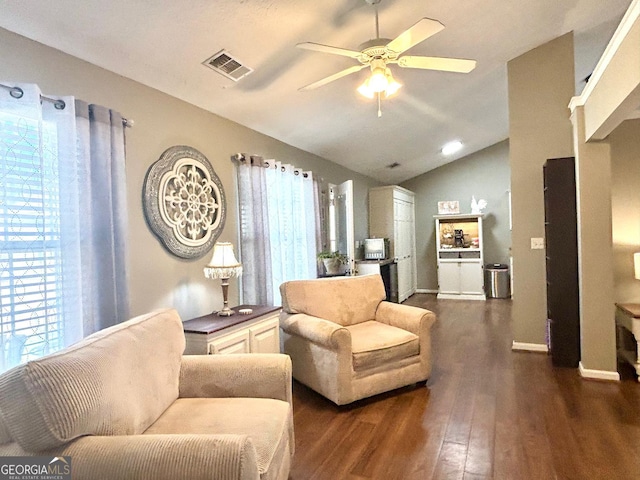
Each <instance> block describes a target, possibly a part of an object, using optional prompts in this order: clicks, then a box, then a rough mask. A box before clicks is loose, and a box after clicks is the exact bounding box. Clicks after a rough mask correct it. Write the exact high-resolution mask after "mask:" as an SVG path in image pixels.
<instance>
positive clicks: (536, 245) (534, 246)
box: [531, 238, 544, 250]
mask: <svg viewBox="0 0 640 480" xmlns="http://www.w3.org/2000/svg"><path fill="white" fill-rule="evenodd" d="M531 250H544V238H532V239H531Z"/></svg>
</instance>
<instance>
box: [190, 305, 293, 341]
mask: <svg viewBox="0 0 640 480" xmlns="http://www.w3.org/2000/svg"><path fill="white" fill-rule="evenodd" d="M246 308H250V309H251V310H253V312H252V313H250V314H248V315H245V314H242V313H238V311H239V310H241V309H246ZM280 308H281V307H274V306H273V305H238V306H237V307H233V308H232V309H231V310H233V311H234V312H235V313H234V315H231V316H228V317H220V316H218V313H217V312H213V313H210V314H208V315H203V316H202V317H198V318H193V319H191V320H187V321H185V322H182V325H183V328H184V331H185V332H189V333H201V334H203V335H207V334H209V333H213V332H217V331H220V330H224V329H225V328H229V327H232V326H234V325H238V324H240V323H244V322H248V321H249V320H253V319H254V318H257V317H261V316H262V315H266V314H267V313H271V312H276V311H278V310H280Z"/></svg>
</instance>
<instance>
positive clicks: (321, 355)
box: [280, 275, 435, 405]
mask: <svg viewBox="0 0 640 480" xmlns="http://www.w3.org/2000/svg"><path fill="white" fill-rule="evenodd" d="M280 293H281V295H282V312H281V313H280V327H281V328H282V331H283V335H282V343H283V348H284V352H285V353H287V354H289V355H290V356H291V361H292V363H293V377H294V378H295V379H296V380H298V381H300V382H301V383H303V384H305V385H307V386H308V387H310V388H312V389H313V390H315V391H316V392H318V393H320V394H321V395H323V396H325V397H326V398H328V399H329V400H331V401H332V402H334V403H336V404H337V405H344V404H348V403H351V402H354V401H356V400H359V399H362V398H366V397H370V396H372V395H376V394H378V393H382V392H386V391H389V390H393V389H396V388H399V387H403V386H406V385H410V384H412V383H417V382H420V381H425V380H427V379H428V378H429V375H431V326H432V325H433V323H434V322H435V314H434V313H433V312H430V311H429V310H425V309H422V308H417V307H411V306H407V305H399V304H395V303H390V302H386V301H384V298H385V291H384V284H383V282H382V278H381V277H380V275H364V276H356V277H335V278H322V279H313V280H294V281H290V282H285V283H283V284H282V285H281V286H280Z"/></svg>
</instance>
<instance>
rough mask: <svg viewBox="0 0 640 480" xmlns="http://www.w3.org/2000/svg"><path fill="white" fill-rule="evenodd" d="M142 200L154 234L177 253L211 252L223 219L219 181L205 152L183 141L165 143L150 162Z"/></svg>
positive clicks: (193, 255) (183, 255) (190, 255)
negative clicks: (163, 147) (162, 148)
mask: <svg viewBox="0 0 640 480" xmlns="http://www.w3.org/2000/svg"><path fill="white" fill-rule="evenodd" d="M142 203H143V207H144V214H145V217H146V219H147V223H148V224H149V226H150V227H151V230H153V233H155V234H156V236H157V237H158V238H159V239H160V241H161V242H162V243H163V245H164V246H165V247H166V248H167V250H169V251H170V252H171V253H173V254H174V255H176V256H178V257H181V258H200V257H202V256H203V255H205V254H206V253H207V252H209V251H210V250H211V248H212V247H213V245H214V243H215V242H216V240H217V239H218V237H219V236H220V233H221V232H222V229H223V227H224V222H225V219H226V201H225V196H224V189H223V188H222V182H220V179H219V178H218V175H216V173H215V171H214V170H213V167H212V166H211V164H210V163H209V160H207V157H205V156H204V155H203V154H202V153H200V152H199V151H198V150H196V149H195V148H191V147H187V146H184V145H177V146H174V147H170V148H168V149H167V150H165V151H164V153H163V154H162V155H161V156H160V158H159V159H158V160H157V161H156V162H155V163H153V164H152V165H151V167H149V170H148V171H147V175H146V177H145V180H144V187H143V198H142Z"/></svg>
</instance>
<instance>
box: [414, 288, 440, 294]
mask: <svg viewBox="0 0 640 480" xmlns="http://www.w3.org/2000/svg"><path fill="white" fill-rule="evenodd" d="M416 293H438V290H432V289H430V288H416Z"/></svg>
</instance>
